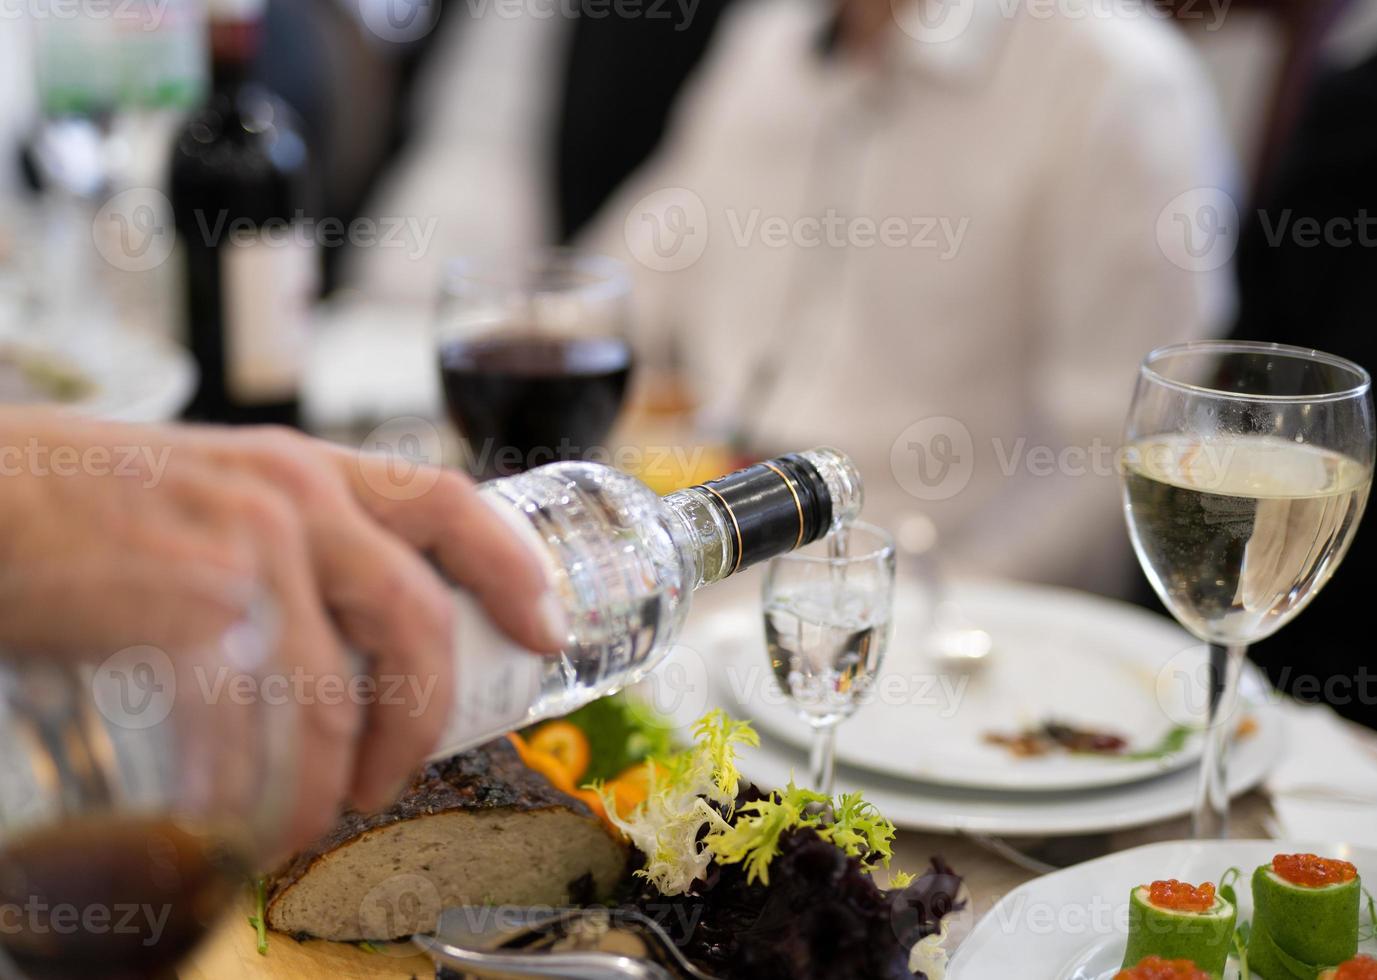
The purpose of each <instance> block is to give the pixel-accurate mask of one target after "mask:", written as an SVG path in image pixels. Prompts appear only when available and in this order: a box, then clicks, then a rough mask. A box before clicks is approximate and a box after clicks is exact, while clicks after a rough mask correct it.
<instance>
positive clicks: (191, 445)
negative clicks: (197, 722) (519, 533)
mask: <svg viewBox="0 0 1377 980" xmlns="http://www.w3.org/2000/svg"><path fill="white" fill-rule="evenodd" d="M93 461H94V462H93ZM389 463H390V461H389V460H388V459H387V458H385V457H375V456H368V455H364V454H360V453H357V452H350V451H348V450H345V449H342V448H338V447H334V446H330V445H328V444H326V443H323V442H319V441H316V440H313V439H310V438H307V437H306V436H303V435H300V434H298V433H295V432H292V431H289V430H280V429H261V428H258V429H219V428H198V427H185V426H163V427H145V426H125V425H116V424H107V423H96V422H87V421H76V420H71V419H67V418H62V417H57V416H54V415H52V414H49V413H46V412H41V411H19V410H0V645H4V646H10V647H12V648H15V649H21V650H29V651H34V652H39V653H47V654H52V655H64V654H71V655H75V654H82V653H85V654H89V653H90V652H91V651H93V650H106V651H114V650H119V649H122V648H124V647H129V646H136V645H141V644H148V645H151V646H154V647H158V648H159V649H164V650H167V651H169V652H170V653H174V652H175V651H177V650H178V649H189V648H191V647H192V646H193V645H194V644H196V643H197V642H198V641H199V642H205V641H207V640H210V639H213V638H215V637H218V636H219V635H220V634H221V633H222V632H223V631H224V630H225V629H226V628H227V627H228V626H230V625H231V624H232V623H234V622H236V621H237V620H239V619H240V618H242V617H243V616H245V615H246V613H247V611H248V607H249V604H250V602H251V601H252V599H253V598H254V597H255V596H259V595H262V594H263V593H264V592H266V593H267V594H268V595H269V596H270V597H271V598H272V599H273V600H275V605H276V609H277V613H278V619H279V622H280V628H279V642H280V651H279V661H280V663H281V665H282V669H283V670H285V671H293V670H299V671H300V673H301V676H304V677H306V678H308V679H317V681H318V679H321V678H329V679H330V680H331V681H332V682H333V683H338V682H339V681H340V680H342V679H346V678H348V676H349V674H350V664H349V661H348V659H347V657H346V654H345V650H346V649H347V648H352V649H354V650H357V651H359V652H361V653H364V654H366V655H367V656H368V657H369V658H370V663H371V665H372V667H373V670H374V672H375V673H376V674H387V675H390V676H395V677H410V678H416V680H417V683H416V684H407V685H403V686H402V687H401V688H400V689H399V690H398V692H397V694H398V697H394V698H390V699H387V702H388V703H386V704H382V703H379V704H370V705H359V704H353V703H347V702H348V699H347V698H346V699H343V700H344V702H346V703H332V704H328V705H327V704H323V703H321V701H322V699H315V698H307V699H303V704H302V705H301V707H300V710H301V726H300V732H299V735H298V740H297V741H298V746H299V756H300V758H299V766H298V771H299V778H298V780H297V784H296V785H297V791H298V792H297V801H296V808H295V811H294V814H293V818H292V823H291V827H290V828H289V831H288V834H287V838H288V839H287V844H288V845H289V846H292V847H296V846H300V845H301V844H304V843H306V842H307V841H309V840H311V839H313V838H315V837H316V836H318V835H319V834H321V833H323V832H324V831H325V830H326V829H328V827H329V826H330V824H331V823H332V821H333V820H334V819H335V816H336V814H337V813H338V810H339V807H340V805H341V804H342V803H343V802H346V801H348V802H351V803H353V804H354V805H356V806H359V807H362V808H365V809H367V808H374V807H379V806H382V805H385V804H386V803H388V802H390V801H391V799H392V798H393V796H395V794H396V792H397V791H398V790H399V788H400V786H401V784H402V781H403V780H404V778H405V776H406V774H407V773H408V772H409V771H410V770H411V769H412V768H413V767H414V766H416V765H417V764H418V763H419V762H420V761H421V760H422V759H423V758H424V757H425V756H426V755H427V754H428V753H429V752H430V751H432V750H433V749H434V748H435V745H436V741H437V740H438V738H439V736H440V733H441V728H442V726H443V724H444V722H445V719H446V717H447V715H448V712H449V710H450V706H451V703H452V701H453V685H454V680H453V660H452V656H453V655H452V644H453V623H452V622H451V619H452V616H453V612H452V608H453V606H452V602H451V600H450V596H449V590H448V588H447V587H446V585H445V583H444V582H443V581H442V579H441V577H440V575H439V574H438V573H437V572H435V571H434V570H433V568H432V566H431V564H430V563H429V562H427V560H426V558H427V557H429V558H430V559H432V560H433V561H434V562H435V564H436V565H438V566H439V567H440V568H441V569H442V570H443V572H444V574H445V575H446V576H448V577H449V578H450V579H452V580H453V581H454V582H456V583H457V584H459V585H461V586H462V587H464V588H467V589H469V590H471V591H472V592H474V593H475V594H476V595H477V596H478V597H479V599H480V600H481V601H482V603H483V605H484V607H485V608H486V610H487V612H488V614H489V615H490V616H491V617H492V618H493V619H494V621H495V622H496V623H497V624H498V625H499V626H501V627H502V628H503V629H504V630H505V631H506V632H507V633H508V634H510V636H511V637H512V638H513V639H515V640H517V641H518V642H520V643H522V644H524V645H525V646H527V647H530V648H532V649H534V650H540V651H546V652H554V651H555V650H557V649H558V648H559V646H560V645H561V642H562V637H563V635H564V633H565V627H564V625H563V623H562V614H561V613H560V607H559V604H558V602H557V601H556V599H555V597H554V595H553V594H552V593H550V592H549V587H548V583H547V581H546V578H545V574H544V571H543V569H542V567H541V565H540V562H539V560H538V558H537V557H536V556H535V555H533V554H531V552H530V551H529V549H528V548H527V547H526V546H525V545H524V544H523V543H522V542H521V541H520V540H519V539H518V538H517V537H516V536H515V534H514V532H513V531H512V530H511V529H509V528H508V527H506V525H505V524H504V523H503V522H502V521H501V519H500V518H498V517H497V516H496V515H495V514H494V513H493V512H492V511H491V510H489V508H488V506H487V505H486V504H485V503H484V502H483V501H482V500H481V499H480V498H479V497H478V496H477V494H476V492H475V488H474V486H473V484H472V483H471V482H470V481H469V480H468V479H467V478H466V477H464V476H461V475H460V474H458V473H454V472H449V471H439V470H433V469H428V468H425V467H420V468H418V469H417V470H416V471H415V472H414V473H413V474H412V476H411V478H412V479H413V480H424V481H425V483H424V485H423V486H424V491H423V492H420V493H417V494H410V493H407V494H395V493H388V492H387V488H388V487H389V486H390V485H391V484H390V480H391V478H392V475H391V474H389V473H387V472H386V470H385V468H386V467H387V466H388V465H389ZM380 491H381V492H380ZM407 498H410V499H407ZM432 679H433V683H432V682H431V681H432ZM422 690H426V691H428V692H429V696H428V697H426V698H424V699H423V700H422V702H421V703H410V701H408V700H407V698H411V699H412V700H415V697H414V696H415V695H417V693H418V692H419V691H422ZM334 700H336V701H338V700H339V699H334ZM379 700H380V701H381V700H383V699H379Z"/></svg>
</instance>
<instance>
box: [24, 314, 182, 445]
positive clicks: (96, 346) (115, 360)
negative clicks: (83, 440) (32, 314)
mask: <svg viewBox="0 0 1377 980" xmlns="http://www.w3.org/2000/svg"><path fill="white" fill-rule="evenodd" d="M7 336H10V335H6V334H4V332H3V331H0V343H4V342H5V340H6V337H7ZM12 336H14V337H15V339H17V340H18V341H19V342H20V343H22V344H24V345H25V346H28V347H31V348H37V349H45V350H47V351H49V352H51V354H52V355H53V356H55V357H59V358H61V359H62V360H64V361H65V362H67V363H69V364H71V365H72V367H73V368H74V369H76V370H77V371H79V372H81V373H82V374H84V375H85V376H86V378H87V379H89V380H90V382H91V383H92V386H93V390H92V392H91V393H90V394H89V395H87V396H86V397H85V398H82V399H80V400H79V401H74V402H67V403H64V404H62V405H60V406H59V407H60V408H61V409H62V410H63V411H67V412H72V413H75V414H78V415H85V416H89V417H92V418H100V419H108V420H111V421H118V422H165V421H168V420H170V419H174V418H176V417H177V416H178V415H179V414H180V413H181V411H182V409H184V408H185V407H186V405H187V402H189V401H190V400H191V396H192V393H193V392H194V391H195V388H196V379H197V371H196V362H195V361H194V360H193V359H192V357H191V354H190V353H188V352H187V350H186V349H185V348H183V347H180V346H178V345H176V344H173V343H171V342H169V341H166V340H161V339H158V338H156V337H152V336H148V335H144V334H140V333H135V332H133V331H129V330H118V329H112V330H109V331H97V332H93V335H91V336H86V337H83V338H81V339H80V340H76V339H74V340H71V341H68V342H65V343H57V342H53V343H49V342H47V341H46V340H43V339H42V338H37V337H35V336H32V335H30V334H27V333H26V334H14V335H12Z"/></svg>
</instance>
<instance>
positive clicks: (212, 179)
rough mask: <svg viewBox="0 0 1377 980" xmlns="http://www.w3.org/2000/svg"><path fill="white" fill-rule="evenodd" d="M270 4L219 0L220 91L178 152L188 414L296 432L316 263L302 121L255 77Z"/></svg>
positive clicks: (214, 32)
mask: <svg viewBox="0 0 1377 980" xmlns="http://www.w3.org/2000/svg"><path fill="white" fill-rule="evenodd" d="M265 6H266V0H211V2H210V5H209V7H210V9H209V12H210V31H211V56H212V59H213V66H214V68H213V89H212V92H211V96H210V99H209V100H208V101H207V102H206V104H205V105H204V106H203V107H201V108H200V109H199V110H197V111H196V112H195V113H193V114H192V116H191V117H190V118H189V119H188V120H187V123H186V125H185V126H184V127H183V128H182V130H181V132H180V133H179V134H178V137H177V142H176V146H175V149H174V151H173V158H172V168H171V171H172V172H171V185H172V207H173V213H174V215H175V218H176V222H177V237H178V241H179V242H180V245H181V251H182V254H183V257H184V259H183V261H184V268H185V273H184V285H185V317H186V332H187V341H188V343H189V345H190V347H191V351H192V353H193V354H194V355H195V357H196V361H197V364H198V365H199V366H200V369H201V381H200V386H199V388H198V389H197V391H196V396H195V398H194V399H193V400H192V403H191V406H190V408H189V409H188V410H187V415H188V417H190V418H194V419H199V420H205V421H213V422H229V423H262V422H277V423H283V424H287V425H296V424H298V421H299V407H300V386H301V367H302V362H303V359H304V356H305V352H306V325H307V320H308V316H309V310H310V304H311V303H312V301H313V300H314V299H315V296H316V291H317V289H318V288H319V285H318V284H319V271H320V256H319V253H318V251H317V250H316V248H315V247H314V242H313V236H311V235H310V234H309V231H310V228H311V227H312V226H311V225H310V219H309V217H308V215H309V214H310V208H309V195H310V171H309V154H308V152H307V145H306V140H305V139H304V137H303V136H302V134H301V127H300V125H299V123H298V121H297V118H296V114H295V113H294V112H293V111H292V109H291V108H290V107H289V106H288V105H287V104H286V103H285V102H283V101H282V100H281V99H280V98H278V97H277V96H276V95H274V94H273V93H272V92H270V91H268V90H267V89H266V88H264V87H263V86H262V85H261V84H259V83H258V82H256V81H254V80H253V79H252V78H251V76H250V68H251V65H252V63H253V60H254V57H255V55H256V54H257V51H258V48H259V44H260V39H261V34H262V25H263V9H264V7H265Z"/></svg>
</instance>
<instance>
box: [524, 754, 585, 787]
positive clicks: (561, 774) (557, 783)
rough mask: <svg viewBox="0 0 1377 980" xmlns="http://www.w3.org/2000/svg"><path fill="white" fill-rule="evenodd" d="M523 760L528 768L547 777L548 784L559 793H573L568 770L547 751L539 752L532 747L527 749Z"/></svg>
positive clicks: (571, 780)
mask: <svg viewBox="0 0 1377 980" xmlns="http://www.w3.org/2000/svg"><path fill="white" fill-rule="evenodd" d="M523 761H524V762H525V763H526V765H527V766H528V767H529V768H531V769H534V770H535V771H536V772H538V773H540V774H541V775H542V776H544V777H545V778H546V779H548V780H549V781H550V785H552V786H554V788H555V789H557V790H559V791H560V792H561V793H568V794H569V795H570V796H573V795H574V794H575V790H574V780H573V779H572V778H570V776H569V770H567V769H565V768H564V763H562V762H560V761H559V760H558V759H556V758H555V757H554V756H553V755H551V754H550V753H549V752H540V751H538V750H536V749H534V748H532V749H529V750H528V751H527V753H526V758H525V759H524V760H523Z"/></svg>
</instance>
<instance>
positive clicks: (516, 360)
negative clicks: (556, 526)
mask: <svg viewBox="0 0 1377 980" xmlns="http://www.w3.org/2000/svg"><path fill="white" fill-rule="evenodd" d="M629 300H630V279H629V277H628V275H627V272H626V269H625V268H624V267H623V266H622V265H621V263H619V262H617V261H615V260H614V259H610V258H606V257H604V256H600V255H590V254H586V253H581V252H577V251H574V250H570V249H550V250H546V251H542V252H538V253H535V254H533V255H530V256H526V257H523V258H519V259H514V260H513V259H499V258H489V259H478V258H462V259H456V260H454V261H453V262H451V263H450V265H449V267H448V269H447V271H446V275H445V282H444V287H443V292H442V296H441V302H440V312H439V318H438V323H437V328H436V344H437V352H438V356H439V365H440V378H441V383H442V384H443V387H444V393H445V403H446V406H447V408H448V410H449V414H450V418H451V419H452V420H453V422H454V424H455V426H456V427H457V428H458V430H459V432H460V434H461V435H462V436H463V437H464V441H465V444H466V450H467V465H468V468H469V470H470V472H472V473H473V474H474V475H475V476H476V477H479V478H481V479H488V478H492V477H496V476H507V475H510V474H512V473H519V472H523V471H525V470H527V469H530V468H532V467H535V466H540V465H542V464H544V463H551V462H555V461H557V460H568V459H588V458H596V457H597V455H598V453H599V452H600V451H603V450H604V449H605V441H606V439H607V437H608V435H609V433H610V432H611V431H612V427H613V425H614V424H615V423H616V421H617V416H618V414H619V413H620V411H621V407H622V402H623V400H624V399H625V396H626V390H627V384H628V382H629V380H630V377H631V364H632V353H631V344H630V342H629V340H628V339H627V332H628V325H629V309H628V305H629Z"/></svg>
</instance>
